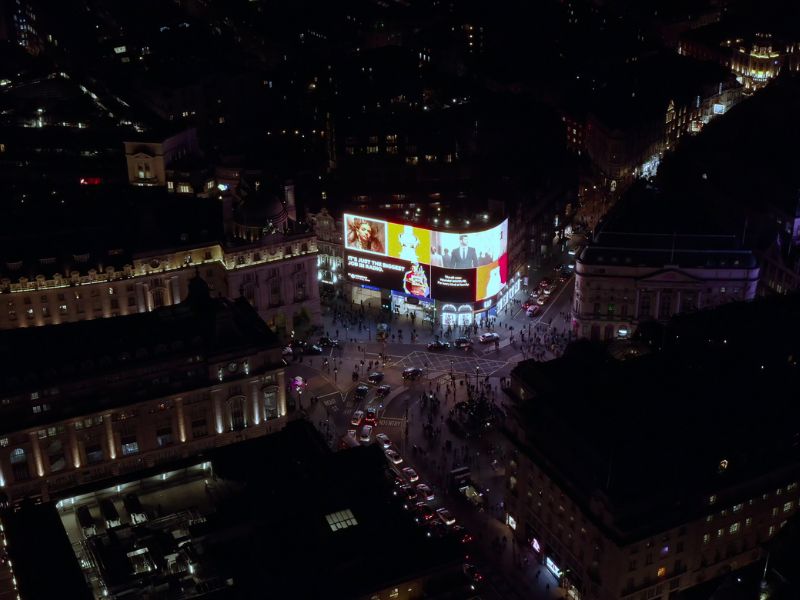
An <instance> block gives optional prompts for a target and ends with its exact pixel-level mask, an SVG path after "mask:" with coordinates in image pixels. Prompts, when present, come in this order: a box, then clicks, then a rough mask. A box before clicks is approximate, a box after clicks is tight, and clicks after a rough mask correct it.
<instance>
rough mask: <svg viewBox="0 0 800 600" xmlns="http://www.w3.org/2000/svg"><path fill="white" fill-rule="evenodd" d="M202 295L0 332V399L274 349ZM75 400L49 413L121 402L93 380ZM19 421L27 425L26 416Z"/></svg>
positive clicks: (268, 336)
mask: <svg viewBox="0 0 800 600" xmlns="http://www.w3.org/2000/svg"><path fill="white" fill-rule="evenodd" d="M208 293H209V292H208V287H207V286H206V285H205V283H204V282H203V281H202V280H200V279H199V278H195V279H194V280H192V281H191V282H190V292H189V296H188V297H187V299H186V300H185V301H184V302H182V303H180V304H176V305H172V306H166V307H162V308H158V309H156V310H154V311H152V312H147V313H140V314H135V315H128V316H121V317H115V318H113V319H93V320H89V321H78V322H75V323H64V324H61V325H46V326H42V327H25V328H19V329H11V330H6V331H3V332H0V362H2V364H3V365H4V369H3V374H2V375H0V394H2V395H3V396H10V395H14V394H16V393H20V392H22V391H26V390H30V391H34V390H43V389H45V388H49V387H50V386H59V385H65V384H67V383H69V382H71V381H76V380H81V379H86V378H108V376H109V375H110V374H112V373H121V372H128V373H132V372H133V371H134V370H135V369H137V368H140V367H143V366H145V365H159V369H161V370H165V369H168V368H169V366H170V361H171V360H176V359H181V360H183V362H184V363H186V358H188V357H198V356H199V357H201V358H202V359H206V358H207V357H209V356H214V355H219V354H222V353H225V352H235V351H237V350H238V351H242V350H245V351H246V350H250V351H252V350H253V349H256V351H260V350H263V349H266V348H277V347H278V341H277V338H276V337H275V335H274V334H273V333H272V332H271V331H270V329H269V328H268V327H267V325H266V324H265V323H264V322H263V321H262V320H261V318H260V317H259V316H258V314H257V313H256V311H255V309H253V308H252V307H251V306H250V304H248V303H247V301H246V300H244V299H242V298H240V299H237V300H235V301H231V300H227V299H222V298H210V297H208ZM78 340H79V341H80V342H78ZM201 364H203V363H201ZM196 375H197V378H198V381H193V382H192V385H193V386H194V387H197V386H198V385H200V384H201V383H204V382H205V380H206V379H207V373H206V372H205V371H204V370H203V371H202V372H201V373H198V374H196ZM141 383H142V384H145V383H148V382H147V381H144V380H143V381H142V382H141ZM181 383H185V382H182V381H179V380H178V379H175V381H172V382H171V384H172V385H173V387H174V386H175V385H179V384H181ZM139 387H141V386H139ZM184 387H185V386H184ZM82 392H83V393H84V394H88V397H87V398H82V397H80V398H79V397H76V398H70V406H69V407H65V406H53V411H55V412H58V413H59V414H60V416H62V417H64V418H66V417H67V416H68V415H62V414H61V412H62V411H66V412H69V413H76V412H77V413H80V411H81V410H86V409H87V407H86V406H84V405H83V404H84V403H85V402H82V401H84V400H85V401H86V402H89V401H93V400H96V398H97V397H102V399H103V401H104V402H106V403H112V404H120V403H124V402H126V401H129V398H128V393H127V391H125V390H122V389H118V390H116V392H115V393H114V394H109V393H108V392H107V390H106V388H105V385H104V384H102V385H101V384H100V383H99V380H98V382H96V384H95V385H93V386H91V389H88V390H82ZM76 393H77V392H76ZM78 395H80V394H78ZM90 409H91V408H90ZM25 414H27V415H28V417H27V418H30V411H29V409H27V410H26V411H25ZM9 421H10V419H9V418H4V419H3V422H2V425H0V429H2V430H3V431H5V430H7V429H16V428H18V427H20V426H21V424H20V423H19V422H18V420H17V419H14V422H9ZM22 425H24V424H22Z"/></svg>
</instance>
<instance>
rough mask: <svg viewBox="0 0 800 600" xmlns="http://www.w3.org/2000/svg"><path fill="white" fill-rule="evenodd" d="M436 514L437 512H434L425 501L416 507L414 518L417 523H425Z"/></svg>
mask: <svg viewBox="0 0 800 600" xmlns="http://www.w3.org/2000/svg"><path fill="white" fill-rule="evenodd" d="M435 516H436V513H435V512H433V509H432V508H431V507H430V506H428V505H427V504H425V503H424V502H419V503H417V505H416V506H415V507H414V520H415V521H416V522H417V523H424V522H426V521H430V520H432V519H433V518H434V517H435Z"/></svg>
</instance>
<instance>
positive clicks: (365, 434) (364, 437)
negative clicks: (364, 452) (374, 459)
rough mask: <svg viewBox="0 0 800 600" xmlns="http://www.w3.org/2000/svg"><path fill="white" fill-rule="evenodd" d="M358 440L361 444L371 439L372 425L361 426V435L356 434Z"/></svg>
mask: <svg viewBox="0 0 800 600" xmlns="http://www.w3.org/2000/svg"><path fill="white" fill-rule="evenodd" d="M358 441H359V442H361V443H362V444H369V443H370V442H371V441H372V425H364V426H363V427H362V428H361V435H359V436H358Z"/></svg>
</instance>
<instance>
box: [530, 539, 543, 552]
mask: <svg viewBox="0 0 800 600" xmlns="http://www.w3.org/2000/svg"><path fill="white" fill-rule="evenodd" d="M531 548H533V549H534V550H535V551H536V552H541V551H542V545H541V544H540V543H539V540H537V539H536V538H533V541H531Z"/></svg>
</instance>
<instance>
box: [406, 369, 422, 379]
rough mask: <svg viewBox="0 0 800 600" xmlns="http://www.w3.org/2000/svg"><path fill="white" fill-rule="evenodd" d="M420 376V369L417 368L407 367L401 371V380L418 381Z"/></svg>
mask: <svg viewBox="0 0 800 600" xmlns="http://www.w3.org/2000/svg"><path fill="white" fill-rule="evenodd" d="M421 376H422V369H420V368H419V367H408V368H407V369H403V379H411V380H414V379H419V378H420V377H421Z"/></svg>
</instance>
